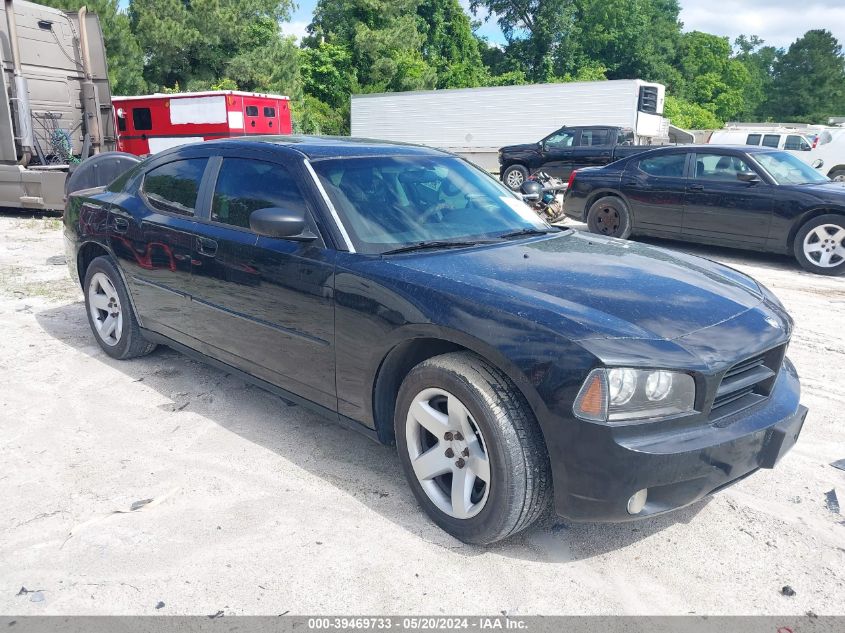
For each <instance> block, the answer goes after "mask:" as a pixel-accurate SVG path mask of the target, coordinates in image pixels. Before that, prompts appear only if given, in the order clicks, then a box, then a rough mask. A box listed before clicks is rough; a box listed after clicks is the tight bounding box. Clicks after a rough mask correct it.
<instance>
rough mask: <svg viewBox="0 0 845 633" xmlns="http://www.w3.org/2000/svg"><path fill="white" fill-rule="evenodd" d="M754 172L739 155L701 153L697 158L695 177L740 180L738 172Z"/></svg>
mask: <svg viewBox="0 0 845 633" xmlns="http://www.w3.org/2000/svg"><path fill="white" fill-rule="evenodd" d="M753 172H754V170H752V169H751V167H749V166H748V163H746V162H745V161H744V160H742V159H741V158H739V157H738V156H724V155H721V154H699V155H698V156H696V160H695V177H696V178H702V179H705V180H738V174H747V173H753Z"/></svg>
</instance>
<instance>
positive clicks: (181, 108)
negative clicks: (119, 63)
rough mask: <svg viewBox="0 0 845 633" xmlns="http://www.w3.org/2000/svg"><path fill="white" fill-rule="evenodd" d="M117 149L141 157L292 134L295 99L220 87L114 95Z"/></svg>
mask: <svg viewBox="0 0 845 633" xmlns="http://www.w3.org/2000/svg"><path fill="white" fill-rule="evenodd" d="M112 102H113V103H114V110H115V115H116V120H117V139H118V140H117V145H118V149H120V150H121V151H124V152H129V153H131V154H136V155H138V156H145V155H147V154H155V153H156V152H160V151H162V150H165V149H169V148H171V147H176V146H178V145H185V144H186V143H195V142H199V141H208V140H212V139H219V138H226V137H230V136H247V135H251V134H290V133H291V114H290V99H289V98H288V97H284V96H282V95H271V94H259V93H253V92H239V91H235V90H215V91H208V92H183V93H177V94H154V95H144V96H137V97H114V98H113V99H112Z"/></svg>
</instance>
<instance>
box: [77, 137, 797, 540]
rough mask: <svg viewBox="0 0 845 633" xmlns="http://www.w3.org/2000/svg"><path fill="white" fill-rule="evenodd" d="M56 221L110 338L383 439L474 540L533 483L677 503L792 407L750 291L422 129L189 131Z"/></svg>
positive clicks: (103, 340)
mask: <svg viewBox="0 0 845 633" xmlns="http://www.w3.org/2000/svg"><path fill="white" fill-rule="evenodd" d="M65 235H66V238H67V243H68V249H69V250H68V253H69V258H68V261H69V263H70V266H71V270H72V273H73V274H74V275H77V276H78V277H79V279H80V280H81V283H82V288H83V291H84V295H85V309H86V312H87V315H88V320H89V322H90V325H91V328H92V330H93V332H94V336H95V338H96V340H97V342H98V343H99V345H100V346H101V347H102V349H103V351H104V352H105V353H106V354H108V355H109V356H111V357H113V358H118V359H126V358H131V357H137V356H142V355H144V354H148V353H150V352H151V351H152V350H153V349H154V347H155V346H156V345H158V344H163V345H167V346H170V347H173V348H175V349H177V350H181V351H182V352H184V353H186V354H189V355H191V356H194V357H198V358H200V359H202V360H204V361H206V362H208V363H211V364H213V365H216V366H218V367H222V368H225V370H226V371H229V372H233V373H235V374H236V375H239V376H242V377H243V378H244V379H246V380H249V381H252V382H254V383H257V384H258V385H260V386H262V387H264V388H266V389H268V390H271V391H273V392H276V393H278V394H280V395H283V396H284V397H286V398H288V399H291V400H294V401H296V402H300V403H302V404H307V405H308V406H310V407H313V408H314V409H316V410H318V411H320V412H322V413H324V414H325V415H327V416H330V417H332V418H334V419H336V420H338V421H339V422H340V423H343V424H347V425H350V426H352V427H354V428H356V429H358V430H361V431H363V432H365V433H366V434H368V435H370V436H371V437H373V438H374V439H377V440H378V441H381V442H384V443H394V442H395V444H396V445H397V448H398V452H399V457H400V461H401V464H402V467H403V469H404V471H405V475H406V476H407V478H408V481H409V483H410V487H411V489H412V490H413V493H414V495H416V498H417V499H418V500H419V503H420V505H421V506H422V507H423V508H424V509H425V511H426V512H427V513H428V514H429V515H430V516H431V518H432V519H433V520H434V521H435V522H436V523H437V524H438V525H440V526H441V527H442V528H443V529H445V530H446V531H448V532H449V533H451V534H453V535H454V536H456V537H457V538H459V539H461V540H464V541H467V542H471V543H491V542H493V541H496V540H499V539H502V538H505V537H507V536H509V535H511V534H514V533H516V532H518V531H520V530H523V529H525V528H527V527H528V526H529V525H531V524H532V522H534V521H535V519H537V518H538V517H539V516H540V515H541V514H542V513H543V511H544V510H545V509H546V508H547V507H548V505H549V504H551V503H554V506H555V509H556V511H557V512H558V513H559V514H560V515H562V516H564V517H568V518H569V519H571V520H587V521H593V520H600V521H622V520H627V519H631V518H638V517H648V516H652V515H655V514H658V513H662V512H666V511H668V510H672V509H674V508H679V507H681V506H685V505H687V504H689V503H692V502H694V501H696V500H697V499H700V498H702V497H704V496H706V495H708V494H710V493H712V492H714V491H716V490H719V489H721V488H724V487H725V486H727V485H729V484H731V483H733V482H735V481H737V480H739V479H741V478H743V477H745V476H747V475H749V474H751V473H753V472H754V471H756V470H758V469H760V468H772V467H773V466H774V465H775V464H776V463H777V461H778V460H779V459H780V458H781V456H783V455H784V453H786V452H787V451H788V450H789V449H790V448H791V447H792V446H793V445H794V443H795V441H796V439H797V438H798V434H799V432H800V431H801V427H802V425H803V422H804V418H805V416H806V412H807V411H806V409H805V408H804V407H803V406H801V405H800V403H799V396H800V388H799V381H798V376H797V374H796V371H795V368H794V367H793V365H792V364H791V363H790V362H789V360H788V359H787V358H786V356H785V354H786V348H787V344H788V343H789V339H790V334H791V332H792V321H791V320H790V318H789V316H788V315H787V313H786V311H785V310H784V308H783V306H782V305H781V304H780V303H779V302H778V300H777V299H776V298H775V297H774V295H772V293H771V292H769V291H768V290H767V289H766V288H764V287H762V286H760V285H759V284H757V283H756V282H755V281H754V280H752V279H750V278H748V277H746V276H745V275H742V274H740V273H738V272H736V271H734V270H732V269H730V268H727V267H725V266H720V265H718V264H715V263H712V262H709V261H706V260H703V259H699V258H696V257H692V256H688V255H684V254H680V253H673V252H671V251H667V250H663V249H660V248H654V247H650V246H644V245H638V244H635V243H630V242H625V241H622V240H617V239H611V238H604V237H600V236H598V237H597V236H591V235H589V234H585V233H579V232H576V231H572V230H560V229H557V228H553V227H551V226H549V225H547V224H545V223H543V222H542V221H541V220H539V219H538V217H537V216H536V215H535V214H534V213H533V212H532V211H531V210H530V209H528V208H527V207H526V206H525V204H524V203H523V202H522V201H521V200H520V199H519V198H518V197H517V196H516V195H515V194H513V193H512V192H510V191H509V190H508V189H507V188H505V187H504V186H503V185H501V184H500V183H499V182H497V181H496V180H495V179H494V178H493V177H491V176H490V175H488V174H486V173H483V172H481V171H479V170H477V169H476V168H474V167H473V166H471V165H470V164H468V163H466V162H464V161H463V160H461V159H459V158H456V157H454V156H451V155H449V154H445V153H442V152H438V151H435V150H431V149H425V148H419V147H413V146H404V145H391V144H388V143H381V142H374V141H355V140H350V139H347V140H340V139H321V138H309V137H266V138H254V139H252V140H248V141H247V140H230V141H217V142H208V143H202V144H196V145H188V146H184V147H180V148H176V149H173V150H169V151H166V152H163V153H161V154H158V155H156V156H154V157H152V158H150V159H148V160H146V161H144V162H142V163H140V164H139V165H138V166H136V167H135V168H133V169H132V170H131V171H129V172H127V173H126V174H125V175H123V176H122V177H120V178H119V179H118V180H117V181H116V182H114V183H113V184H111V185H110V186H108V187H105V188H101V189H93V190H87V191H83V192H78V193H76V194H74V195H73V196H72V198H71V199H70V201H69V204H68V210H67V212H66V215H65ZM279 432H281V433H284V428H283V427H280V428H279Z"/></svg>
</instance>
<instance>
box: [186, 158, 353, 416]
mask: <svg viewBox="0 0 845 633" xmlns="http://www.w3.org/2000/svg"><path fill="white" fill-rule="evenodd" d="M212 160H213V165H212V166H211V168H210V169H211V170H212V171H213V176H212V177H211V180H210V183H211V184H210V186H209V191H210V192H211V194H210V196H209V197H210V201H209V202H210V204H209V205H208V208H205V209H204V210H203V213H202V222H201V223H200V224H199V228H198V231H197V236H196V244H195V250H194V268H193V272H194V275H193V280H192V296H193V302H192V319H193V326H194V329H193V332H194V336H195V337H196V338H197V339H198V343H197V345H199V346H201V350H202V351H204V352H205V353H207V354H210V355H211V356H215V357H217V358H221V359H222V360H224V361H225V362H227V363H229V364H232V365H234V366H236V367H239V368H241V369H244V370H246V371H248V372H249V373H251V374H253V375H256V376H258V377H260V378H262V379H264V380H267V381H269V382H271V383H273V384H276V385H278V386H280V387H282V388H284V389H287V390H288V391H291V392H293V393H295V394H298V395H300V396H302V397H305V398H308V399H309V400H312V401H314V402H317V403H318V404H321V405H323V406H325V407H328V408H330V409H334V410H336V408H337V399H336V389H335V380H334V286H333V276H334V261H335V251H334V249H331V248H327V247H326V245H325V243H324V242H323V239H322V238H320V237H318V238H317V239H316V240H314V241H310V242H299V241H293V240H285V239H277V238H269V237H264V236H259V235H257V234H256V233H254V232H253V231H251V230H250V228H249V216H250V214H251V213H252V212H253V211H256V210H258V209H263V208H267V207H280V208H285V209H292V208H297V209H301V208H304V209H305V210H306V214H307V216H308V217H309V221H310V223H311V227H310V228H311V231H312V232H313V233H314V234H315V235H320V232H319V230H318V228H317V225H316V223H315V222H314V213H313V209H312V207H311V203H310V202H309V201H308V198H307V192H308V188H307V185H308V183H307V181H306V180H305V179H306V178H308V176H307V174H306V172H305V170H304V167H303V166H302V165H301V164H300V163H297V162H295V161H294V162H285V161H284V160H283V159H281V158H278V157H276V156H275V155H274V156H270V155H268V154H266V153H262V152H255V153H249V152H247V153H244V152H242V151H241V152H238V153H235V152H234V150H232V151H224V152H222V153H221V155H220V156H217V157H215V158H214V159H212Z"/></svg>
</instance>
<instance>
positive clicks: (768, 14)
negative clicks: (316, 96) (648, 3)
mask: <svg viewBox="0 0 845 633" xmlns="http://www.w3.org/2000/svg"><path fill="white" fill-rule="evenodd" d="M460 2H461V4H462V5H464V7H468V6H469V0H460ZM680 2H681V22H683V23H684V30H685V31H705V32H707V33H715V34H716V35H726V36H728V37H730V38H731V41H733V40H734V38H736V36H737V35H740V34H745V35H759V36H760V37H761V38H763V39H764V40H765V41H766V44H771V45H774V46H783V47H788V46H789V45H790V44H791V43H792V42H793V41H795V39H797V38H798V37H800V36H801V35H803V34H804V33H806V32H807V31H809V30H810V29H818V28H825V29H828V30H829V31H831V32H832V33H833V35H834V36H835V37H836V38H838V39H839V41H840V42H841V43H842V44H843V45H845V0H804V1H803V2H801V3H800V5H799V3H798V2H796V0H680ZM298 4H299V8H298V9H297V10H296V12H295V13H294V14H293V16H292V20H291V22H289V23H288V24H285V25H284V31H285V33H288V34H290V35H295V36H297V37H301V36H302V35H304V34H305V27H306V26H308V24H309V22H311V14H312V12H313V10H314V5H315V4H316V0H298ZM799 7H800V8H799ZM481 18H483V16H482V15H480V14H479V15H478V16H476V19H481ZM479 33H480V34H481V35H483V36H485V37H487V38H488V39H489V40H490V41H491V42H494V43H502V42H503V41H504V38H503V37H502V32H501V31H500V30H499V28H498V26H496V24H495V20H492V19H491V20H489V21H487V22H486V23H485V24H484V25H483V26H482V27H481V29H480V30H479Z"/></svg>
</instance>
